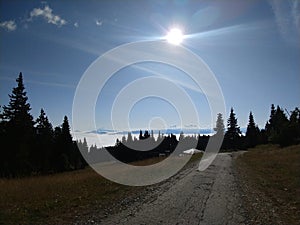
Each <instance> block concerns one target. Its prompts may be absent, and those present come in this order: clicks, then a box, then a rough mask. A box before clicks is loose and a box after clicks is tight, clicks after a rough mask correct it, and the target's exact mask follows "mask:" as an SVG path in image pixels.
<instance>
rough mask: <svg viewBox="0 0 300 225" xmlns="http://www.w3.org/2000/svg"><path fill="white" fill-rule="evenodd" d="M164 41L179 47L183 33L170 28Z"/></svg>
mask: <svg viewBox="0 0 300 225" xmlns="http://www.w3.org/2000/svg"><path fill="white" fill-rule="evenodd" d="M166 40H167V41H168V42H169V43H170V44H173V45H179V44H181V42H182V41H183V33H182V31H181V30H180V29H178V28H172V29H171V30H170V31H169V32H168V33H167V35H166Z"/></svg>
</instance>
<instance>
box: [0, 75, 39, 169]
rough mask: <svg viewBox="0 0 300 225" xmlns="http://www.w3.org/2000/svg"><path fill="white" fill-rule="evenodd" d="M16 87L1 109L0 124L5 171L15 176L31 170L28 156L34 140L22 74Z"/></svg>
mask: <svg viewBox="0 0 300 225" xmlns="http://www.w3.org/2000/svg"><path fill="white" fill-rule="evenodd" d="M16 81H17V86H16V87H14V88H13V90H12V94H10V95H9V98H10V99H9V103H8V105H7V106H4V107H3V114H2V116H1V117H2V123H3V129H4V130H5V143H2V145H3V147H2V149H3V151H6V152H7V154H5V157H6V159H7V160H6V165H7V166H6V167H7V168H6V169H8V171H10V172H11V173H12V175H16V174H17V173H19V172H20V173H21V172H22V173H29V172H30V170H31V168H32V166H33V165H32V161H31V160H30V156H31V154H32V152H31V151H32V149H33V148H32V146H33V143H34V141H33V139H34V121H33V117H32V115H31V114H30V110H31V107H30V104H29V103H28V97H27V95H26V91H25V87H24V84H23V76H22V73H20V74H19V77H18V78H17V79H16Z"/></svg>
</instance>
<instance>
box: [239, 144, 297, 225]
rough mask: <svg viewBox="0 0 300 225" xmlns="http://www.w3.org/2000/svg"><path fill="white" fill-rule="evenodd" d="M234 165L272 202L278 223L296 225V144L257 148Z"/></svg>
mask: <svg viewBox="0 0 300 225" xmlns="http://www.w3.org/2000/svg"><path fill="white" fill-rule="evenodd" d="M237 163H238V168H239V171H240V173H241V174H242V177H243V178H244V179H246V180H248V181H249V182H250V187H251V188H254V189H257V190H258V191H259V192H260V193H263V194H264V196H266V197H267V199H269V200H270V202H272V204H273V206H274V209H272V210H275V211H276V213H278V214H279V216H280V219H281V220H282V221H285V223H286V224H299V223H300V145H296V146H290V147H286V148H279V147H278V146H274V145H266V146H258V147H256V148H254V149H250V150H249V151H248V152H247V153H245V154H243V155H241V156H240V157H239V158H238V160H237ZM258 197H259V196H258Z"/></svg>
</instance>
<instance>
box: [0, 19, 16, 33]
mask: <svg viewBox="0 0 300 225" xmlns="http://www.w3.org/2000/svg"><path fill="white" fill-rule="evenodd" d="M0 27H2V28H4V29H6V30H8V31H14V30H16V29H17V24H16V23H15V21H13V20H9V21H4V22H1V23H0Z"/></svg>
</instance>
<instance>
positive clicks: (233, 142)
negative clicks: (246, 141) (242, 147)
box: [225, 108, 241, 150]
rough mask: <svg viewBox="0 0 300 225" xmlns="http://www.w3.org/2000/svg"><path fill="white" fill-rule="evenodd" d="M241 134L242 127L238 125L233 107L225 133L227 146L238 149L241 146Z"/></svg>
mask: <svg viewBox="0 0 300 225" xmlns="http://www.w3.org/2000/svg"><path fill="white" fill-rule="evenodd" d="M240 135H241V131H240V127H239V126H238V123H237V119H236V117H235V113H234V111H233V108H231V110H230V115H229V119H228V120H227V131H226V133H225V141H226V147H227V148H230V149H234V150H237V148H238V147H239V142H240Z"/></svg>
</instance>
